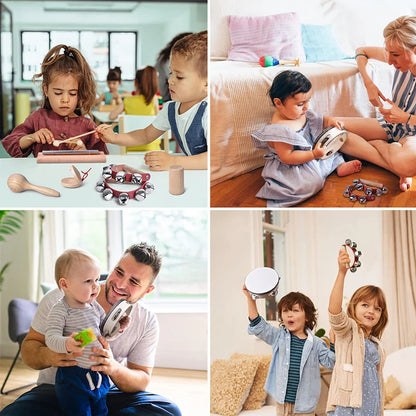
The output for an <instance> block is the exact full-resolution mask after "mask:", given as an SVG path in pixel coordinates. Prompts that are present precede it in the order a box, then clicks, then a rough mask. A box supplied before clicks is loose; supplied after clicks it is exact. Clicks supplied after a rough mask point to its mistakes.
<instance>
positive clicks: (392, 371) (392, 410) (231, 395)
mask: <svg viewBox="0 0 416 416" xmlns="http://www.w3.org/2000/svg"><path fill="white" fill-rule="evenodd" d="M270 359H271V356H270V355H266V356H263V355H250V354H240V353H235V354H233V355H232V356H231V357H230V358H229V359H227V360H223V359H218V360H214V361H213V363H212V364H211V373H210V376H211V377H210V379H211V411H212V410H216V411H217V413H211V416H236V415H239V416H274V415H275V414H276V410H275V407H274V405H273V399H272V398H271V397H270V396H268V395H266V393H265V392H264V390H263V386H264V383H265V380H266V376H267V372H268V366H269V363H270ZM414 368H416V346H412V347H407V348H402V349H400V350H397V351H394V352H392V353H390V354H388V355H387V357H386V362H385V365H384V369H383V375H384V382H385V383H384V385H385V397H386V404H385V411H384V416H416V373H415V371H414ZM331 373H332V372H331V371H330V370H326V369H324V368H322V369H321V396H320V399H319V402H318V405H317V407H316V410H315V414H316V415H317V416H324V415H326V412H325V409H326V401H327V397H328V388H329V385H330V382H331ZM408 407H413V408H408ZM245 408H247V409H248V408H249V409H253V410H246V409H245ZM254 409H255V410H254Z"/></svg>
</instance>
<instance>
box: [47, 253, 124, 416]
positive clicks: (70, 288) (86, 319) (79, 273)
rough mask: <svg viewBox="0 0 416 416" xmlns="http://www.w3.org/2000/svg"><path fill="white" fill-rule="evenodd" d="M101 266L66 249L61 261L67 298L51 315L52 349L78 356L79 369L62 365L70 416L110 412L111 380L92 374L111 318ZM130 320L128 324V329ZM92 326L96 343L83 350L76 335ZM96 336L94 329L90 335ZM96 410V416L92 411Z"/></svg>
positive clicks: (58, 384)
mask: <svg viewBox="0 0 416 416" xmlns="http://www.w3.org/2000/svg"><path fill="white" fill-rule="evenodd" d="M99 279H100V267H99V262H98V260H97V259H96V258H95V257H93V256H91V255H90V254H89V253H87V252H85V251H81V250H75V249H70V250H66V251H65V252H64V253H63V254H62V255H61V256H59V258H58V259H57V260H56V263H55V280H56V283H57V284H58V286H59V288H60V289H61V290H62V291H63V293H64V296H63V298H61V299H60V300H59V301H58V302H57V303H56V304H55V305H53V307H52V309H51V311H50V313H49V316H48V326H47V327H48V329H47V331H46V334H45V340H46V345H47V346H48V348H49V349H51V350H53V351H55V352H57V353H65V354H66V353H75V354H77V355H79V356H77V357H76V362H77V365H76V366H68V367H58V370H57V373H56V378H55V391H56V395H57V397H58V400H59V404H60V406H61V408H62V411H63V412H64V414H67V415H82V414H90V415H93V416H105V415H107V413H108V410H107V404H106V395H107V392H108V390H109V388H110V380H109V377H108V376H107V375H105V374H102V373H100V372H99V371H91V370H90V367H91V366H93V365H96V363H94V362H93V361H91V360H90V358H89V357H90V356H91V355H92V354H93V352H92V349H93V347H98V348H102V346H101V344H100V342H99V341H98V340H97V339H96V338H97V337H98V336H99V335H100V334H101V333H100V323H101V322H102V321H103V319H104V318H105V312H104V309H103V308H102V307H101V306H100V304H99V303H98V302H97V300H96V299H97V296H98V293H99V292H100V283H99ZM128 323H129V320H128V319H127V320H125V321H124V322H123V324H124V325H121V328H122V330H124V329H125V328H126V327H127V326H128ZM88 328H91V329H92V332H94V334H95V335H96V337H93V338H95V340H94V341H92V342H90V343H89V344H87V345H85V346H83V347H81V346H80V344H81V341H76V340H75V338H74V337H75V335H76V334H77V333H79V332H80V331H82V330H85V329H88ZM90 332H91V331H90ZM88 408H91V413H88V412H87V413H86V409H88Z"/></svg>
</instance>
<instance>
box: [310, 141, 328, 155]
mask: <svg viewBox="0 0 416 416" xmlns="http://www.w3.org/2000/svg"><path fill="white" fill-rule="evenodd" d="M312 153H313V156H314V158H315V159H320V158H321V157H322V156H323V155H324V154H325V149H324V147H323V145H322V143H318V144H317V145H316V146H315V147H314V148H313V149H312Z"/></svg>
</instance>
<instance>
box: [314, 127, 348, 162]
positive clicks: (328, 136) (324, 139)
mask: <svg viewBox="0 0 416 416" xmlns="http://www.w3.org/2000/svg"><path fill="white" fill-rule="evenodd" d="M347 138H348V133H347V131H346V130H340V129H338V128H337V127H335V126H331V127H328V128H327V129H325V130H324V131H323V132H322V133H321V134H320V135H319V136H318V137H317V138H316V140H315V143H314V148H315V147H316V146H318V144H322V146H323V148H324V149H325V154H324V155H323V156H322V157H321V158H320V159H328V158H329V157H331V156H333V155H334V154H335V153H336V152H337V151H338V150H339V149H341V147H342V146H343V145H344V143H345V142H346V141H347Z"/></svg>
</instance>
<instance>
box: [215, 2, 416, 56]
mask: <svg viewBox="0 0 416 416" xmlns="http://www.w3.org/2000/svg"><path fill="white" fill-rule="evenodd" d="M209 4H210V51H211V52H210V55H211V56H213V57H227V55H228V50H229V47H230V45H231V42H230V35H229V30H228V21H227V18H228V16H229V15H238V16H270V15H274V14H280V13H287V12H296V13H298V15H299V17H300V21H301V23H304V24H315V25H326V24H330V25H332V27H333V29H334V32H335V37H336V39H337V41H338V43H339V45H340V46H341V49H342V50H343V51H344V52H345V53H346V54H350V55H353V54H354V50H355V48H356V47H358V46H361V45H376V46H383V36H382V33H383V28H384V27H385V26H386V24H387V23H389V22H390V21H392V20H393V19H395V18H396V17H399V16H403V15H414V13H415V12H416V10H415V4H414V1H413V0H398V1H396V2H395V5H394V8H392V7H391V2H390V0H366V1H364V2H363V1H362V0H291V1H275V0H257V1H249V0H210V2H209ZM368 16H371V19H368ZM351 28H354V29H355V30H354V29H353V30H351Z"/></svg>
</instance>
